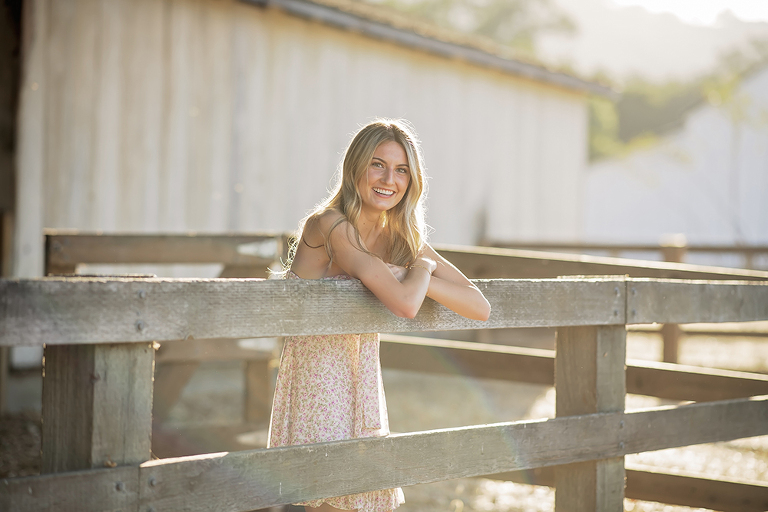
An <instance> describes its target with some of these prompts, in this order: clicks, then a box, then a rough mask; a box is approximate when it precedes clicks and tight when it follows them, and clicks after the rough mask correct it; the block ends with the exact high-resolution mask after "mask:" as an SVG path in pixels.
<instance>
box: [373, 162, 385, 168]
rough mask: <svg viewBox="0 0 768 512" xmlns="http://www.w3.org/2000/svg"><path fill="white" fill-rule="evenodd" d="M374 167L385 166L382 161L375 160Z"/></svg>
mask: <svg viewBox="0 0 768 512" xmlns="http://www.w3.org/2000/svg"><path fill="white" fill-rule="evenodd" d="M373 166H374V167H384V165H382V163H381V162H373Z"/></svg>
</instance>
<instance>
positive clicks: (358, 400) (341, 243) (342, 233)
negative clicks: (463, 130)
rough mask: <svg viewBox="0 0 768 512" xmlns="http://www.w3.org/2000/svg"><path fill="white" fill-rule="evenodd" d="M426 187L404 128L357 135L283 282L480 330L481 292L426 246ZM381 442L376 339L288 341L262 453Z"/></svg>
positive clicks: (364, 498)
mask: <svg viewBox="0 0 768 512" xmlns="http://www.w3.org/2000/svg"><path fill="white" fill-rule="evenodd" d="M425 185H426V183H425V177H424V166H423V163H422V156H421V150H420V147H419V142H418V140H417V139H416V136H415V134H414V133H413V131H412V129H411V128H410V127H409V125H408V124H407V123H406V122H405V121H400V120H389V119H380V120H377V121H374V122H372V123H370V124H368V125H367V126H365V127H363V128H362V129H361V130H360V131H359V132H358V133H357V134H356V135H355V136H354V138H353V139H352V142H350V144H349V147H348V148H347V150H346V152H345V154H344V159H343V163H342V168H341V178H340V180H339V182H338V185H337V186H336V189H335V190H334V191H333V192H332V193H331V195H330V196H329V197H328V198H327V199H326V200H325V201H323V202H322V203H321V204H320V205H318V206H317V207H316V208H315V210H314V211H313V212H312V213H311V214H310V215H309V216H308V217H307V218H305V219H304V220H303V221H302V222H301V224H300V226H299V231H298V234H297V237H296V243H295V245H294V246H293V247H292V248H291V252H290V257H289V261H288V264H287V266H286V268H287V270H286V271H285V277H286V278H291V279H359V280H360V281H361V282H362V283H363V284H364V285H365V286H366V287H367V288H368V289H369V290H371V292H373V294H374V295H376V297H378V299H379V300H381V302H382V303H383V304H384V305H385V306H386V307H387V308H388V309H389V310H390V311H392V313H394V314H395V315H397V316H400V317H407V318H413V317H414V316H416V313H418V311H419V308H420V307H421V304H422V302H423V301H424V297H430V298H431V299H433V300H436V301H437V302H439V303H441V304H443V305H445V306H446V307H448V308H450V309H452V310H453V311H455V312H456V313H458V314H460V315H463V316H465V317H467V318H472V319H475V320H483V321H485V320H487V319H488V315H489V314H490V305H489V304H488V301H487V300H486V299H485V297H483V294H482V293H481V292H480V290H478V289H477V287H475V286H474V285H473V284H472V283H471V282H470V281H469V280H468V279H467V278H466V277H465V276H464V275H463V274H462V273H461V272H460V271H459V270H458V269H457V268H456V267H454V266H453V265H451V264H450V263H449V262H448V261H447V260H445V259H444V258H443V257H441V256H440V255H439V254H438V253H437V252H435V251H434V250H433V249H432V247H430V246H429V244H427V242H426V234H425V224H424V205H423V203H424V197H425V188H426V187H425ZM388 434H389V424H388V419H387V409H386V402H385V400H384V388H383V386H382V382H381V366H380V362H379V335H378V334H376V333H370V334H346V335H323V336H293V337H288V338H286V340H285V345H284V348H283V355H282V358H281V361H280V370H279V373H278V378H277V385H276V389H275V397H274V402H273V405H272V419H271V422H270V431H269V441H268V446H270V447H275V446H287V445H296V444H308V443H318V442H323V441H336V440H342V439H352V438H361V437H378V436H386V435H388ZM403 501H404V500H403V493H402V491H401V490H400V489H387V490H382V491H375V492H368V493H363V494H355V495H350V496H342V497H338V498H329V499H325V500H316V501H312V502H309V503H304V504H303V505H305V507H306V508H307V510H309V511H333V510H357V511H359V512H387V511H391V510H393V509H395V508H397V507H398V506H399V505H400V504H401V503H402V502H403Z"/></svg>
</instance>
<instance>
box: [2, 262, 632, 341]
mask: <svg viewBox="0 0 768 512" xmlns="http://www.w3.org/2000/svg"><path fill="white" fill-rule="evenodd" d="M476 284H477V286H478V287H479V288H480V289H481V290H482V291H483V293H484V294H485V296H486V297H487V298H488V300H489V302H490V303H491V307H492V311H491V317H490V319H489V320H488V321H487V322H480V321H475V320H468V319H466V318H464V317H461V316H459V315H457V314H455V313H453V312H452V311H450V310H448V309H447V308H445V307H443V306H441V305H439V304H437V303H436V302H434V301H432V300H430V299H427V300H425V302H424V304H423V305H422V307H421V311H420V312H419V314H418V315H417V317H416V318H415V319H412V320H411V319H403V318H398V317H396V316H395V315H393V314H392V313H391V312H390V311H389V310H387V309H386V308H385V307H384V306H383V305H382V304H381V303H380V302H379V301H378V299H376V298H375V297H374V296H373V294H371V292H370V291H368V290H367V289H366V288H365V287H364V286H363V285H362V284H361V283H360V282H357V281H351V280H314V281H313V280H299V279H291V280H247V279H159V278H146V279H130V278H79V277H78V278H45V279H37V280H34V279H33V280H2V281H0V345H12V346H13V345H41V344H43V343H46V344H49V345H51V344H71V343H105V342H107V343H108V342H136V341H160V342H162V341H166V340H178V339H189V338H215V337H225V338H254V337H275V336H289V335H299V334H310V333H313V334H333V333H337V334H343V333H352V332H368V331H374V332H414V331H434V330H456V329H478V328H495V327H526V326H536V327H543V326H558V325H606V324H623V323H624V314H623V313H624V297H623V293H622V290H623V286H620V284H621V283H620V282H619V281H614V280H610V279H554V280H541V281H514V280H509V281H507V280H493V281H477V282H476Z"/></svg>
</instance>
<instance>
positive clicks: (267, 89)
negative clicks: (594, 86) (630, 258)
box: [14, 0, 587, 276]
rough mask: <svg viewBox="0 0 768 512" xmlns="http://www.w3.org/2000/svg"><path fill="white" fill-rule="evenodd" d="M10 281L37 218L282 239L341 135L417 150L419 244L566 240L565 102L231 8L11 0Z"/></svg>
mask: <svg viewBox="0 0 768 512" xmlns="http://www.w3.org/2000/svg"><path fill="white" fill-rule="evenodd" d="M26 4H27V13H26V17H25V23H26V25H25V38H26V39H27V41H26V44H27V46H28V51H27V52H26V54H25V61H24V67H25V70H24V77H23V79H22V95H21V110H20V115H21V118H20V120H19V133H20V137H21V138H22V139H23V140H21V143H20V149H19V154H18V168H19V177H20V178H19V185H18V196H19V207H18V223H17V231H18V233H17V244H16V250H15V271H14V273H15V275H17V276H34V275H40V273H41V272H42V245H41V244H40V231H41V229H42V228H43V227H51V228H75V229H81V230H103V231H109V232H120V231H131V232H158V231H162V232H180V231H189V230H193V231H200V232H222V231H259V230H290V229H293V228H295V226H296V223H297V221H298V219H299V218H300V217H302V216H303V215H304V213H305V212H306V211H307V210H309V209H310V208H311V207H312V206H313V205H314V204H315V203H316V202H317V201H319V200H320V199H321V198H322V196H323V195H324V193H325V190H326V189H327V188H328V187H329V183H330V180H331V178H332V176H333V174H334V171H335V169H336V166H337V164H338V161H339V157H340V153H341V151H342V150H343V148H344V146H345V145H346V143H347V142H348V140H349V137H350V135H351V134H352V133H353V132H354V131H356V129H357V127H358V126H359V125H360V124H362V123H364V122H366V121H368V120H370V119H372V118H374V117H376V116H386V117H404V118H407V119H409V120H410V121H411V122H412V123H413V125H414V126H415V128H416V130H417V132H418V133H419V134H420V136H421V138H422V141H423V148H424V153H425V157H426V162H427V167H428V174H429V175H430V177H431V178H430V196H429V203H428V204H429V219H428V221H429V223H430V225H431V226H433V228H434V229H435V232H434V234H433V237H432V239H433V241H436V242H449V243H462V244H472V243H475V242H477V241H478V240H479V239H480V238H481V237H483V236H487V237H491V238H496V239H520V238H525V239H537V240H547V239H553V240H555V239H556V240H568V239H575V237H576V236H577V232H578V230H579V226H580V221H579V215H578V212H579V211H580V210H579V207H578V205H579V200H580V197H579V193H578V191H579V190H580V186H579V184H580V179H581V173H582V170H583V167H584V165H585V160H586V137H587V133H586V130H587V122H586V107H585V102H584V97H583V95H581V94H577V93H574V92H571V91H568V90H565V89H559V88H556V87H554V86H549V85H544V84H541V83H537V82H533V81H528V80H524V79H521V78H518V77H514V76H511V75H508V74H504V73H501V72H498V71H494V70H490V69H485V68H481V67H478V66H475V65H470V64H467V63H464V62H458V61H452V60H448V59H444V58H441V57H435V56H432V55H429V54H425V53H421V52H417V51H414V50H410V49H408V48H405V47H400V46H396V45H394V44H390V43H386V42H382V41H378V40H374V39H370V38H367V37H364V36H361V35H359V34H356V33H353V32H347V31H342V30H339V29H336V28H332V27H329V26H325V25H321V24H319V23H315V22H311V21H307V20H303V19H299V18H296V17H293V16H290V15H287V14H285V13H283V12H281V11H279V10H277V9H274V8H267V9H264V8H260V7H255V6H253V5H248V4H244V3H239V2H236V1H230V0H195V1H193V0H177V1H172V0H169V1H165V2H158V1H156V0H139V1H134V0H130V1H129V0H120V1H116V0H101V1H99V0H57V1H44V0H29V1H28V2H26Z"/></svg>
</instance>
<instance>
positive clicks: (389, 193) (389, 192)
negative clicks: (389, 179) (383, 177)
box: [373, 187, 395, 197]
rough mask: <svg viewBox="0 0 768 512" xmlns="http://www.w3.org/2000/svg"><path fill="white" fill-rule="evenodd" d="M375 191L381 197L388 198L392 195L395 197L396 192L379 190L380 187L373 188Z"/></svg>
mask: <svg viewBox="0 0 768 512" xmlns="http://www.w3.org/2000/svg"><path fill="white" fill-rule="evenodd" d="M373 191H374V192H376V193H377V194H381V195H383V196H387V197H389V196H391V195H393V194H394V193H395V191H394V190H387V189H385V188H378V187H373Z"/></svg>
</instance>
